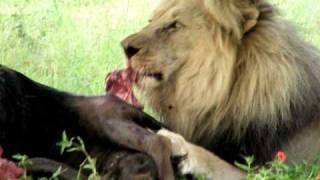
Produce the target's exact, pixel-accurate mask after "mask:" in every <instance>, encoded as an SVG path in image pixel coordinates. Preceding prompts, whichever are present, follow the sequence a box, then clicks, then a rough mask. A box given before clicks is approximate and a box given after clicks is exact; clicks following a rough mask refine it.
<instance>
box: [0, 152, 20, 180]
mask: <svg viewBox="0 0 320 180" xmlns="http://www.w3.org/2000/svg"><path fill="white" fill-rule="evenodd" d="M2 154H3V149H2V147H1V146H0V180H18V179H19V177H21V176H22V175H23V173H24V169H22V168H20V167H18V166H17V165H16V164H15V163H14V162H12V161H9V160H7V159H3V158H2Z"/></svg>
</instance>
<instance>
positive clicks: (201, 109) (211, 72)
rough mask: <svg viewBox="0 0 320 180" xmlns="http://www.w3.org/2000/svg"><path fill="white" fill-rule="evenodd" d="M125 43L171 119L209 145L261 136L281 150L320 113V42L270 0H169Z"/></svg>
mask: <svg viewBox="0 0 320 180" xmlns="http://www.w3.org/2000/svg"><path fill="white" fill-rule="evenodd" d="M122 44H123V46H124V47H125V49H126V50H128V48H132V47H134V48H136V50H137V51H136V52H135V53H133V54H132V53H129V52H128V51H126V52H127V55H128V58H129V59H130V62H131V64H132V66H133V68H134V69H136V70H138V71H140V72H141V74H142V75H144V76H143V77H142V78H141V79H140V80H139V82H138V85H139V87H140V88H141V89H142V91H143V92H144V93H145V94H146V97H147V98H148V100H149V102H150V104H151V106H152V107H153V108H154V109H155V110H156V111H157V112H159V113H160V115H161V116H162V120H163V121H164V122H165V124H167V125H168V127H170V128H171V129H172V130H173V131H174V132H177V133H179V134H181V135H182V136H183V137H184V138H186V139H187V140H188V141H191V142H193V143H196V144H199V145H202V146H204V147H207V148H208V149H209V150H211V149H210V145H211V144H212V143H213V144H214V143H215V140H216V138H217V137H221V136H222V137H224V136H226V138H230V139H231V140H229V139H228V141H230V142H231V141H232V142H234V143H235V144H237V143H241V142H242V140H243V139H244V140H245V138H252V141H253V144H254V145H252V147H251V146H248V147H247V148H248V149H249V152H250V153H253V154H255V155H258V156H259V153H261V152H262V151H263V150H261V149H262V147H253V146H259V145H260V146H262V145H265V146H266V147H265V149H268V150H266V154H267V155H268V156H273V154H272V153H274V152H275V151H277V150H279V149H278V148H282V147H283V146H284V144H287V143H288V141H289V140H290V139H291V137H293V136H294V135H295V134H297V133H298V132H299V131H300V130H301V129H304V128H306V127H308V125H309V124H310V123H311V122H313V121H319V120H318V118H315V117H316V115H317V114H319V113H318V112H320V111H319V109H320V108H319V103H318V101H319V95H318V94H320V91H319V90H320V89H319V87H320V83H319V82H320V76H319V75H320V72H319V70H320V65H319V60H320V53H319V50H317V49H316V48H315V47H313V46H312V45H310V44H308V43H307V42H305V41H304V40H303V39H302V38H300V37H299V35H298V34H297V33H296V32H295V30H294V28H293V27H292V26H291V25H290V24H289V23H288V22H286V21H285V20H283V19H282V18H281V17H280V16H279V14H278V12H277V11H276V9H275V8H274V7H273V6H272V5H270V4H269V3H267V2H266V1H264V0H183V1H182V0H166V1H163V3H161V4H160V6H159V8H157V10H156V11H155V14H154V16H153V18H152V20H151V22H150V24H149V25H148V26H146V27H145V28H144V29H143V30H141V31H140V32H138V33H137V34H134V35H132V36H130V37H128V38H127V39H126V40H124V41H123V43H122ZM146 74H149V75H146ZM150 74H153V75H152V76H151V75H150ZM155 74H156V75H158V78H155V77H156V76H155ZM255 136H257V137H255ZM268 136H270V138H268ZM260 137H261V138H266V140H267V142H266V144H262V142H261V140H259V138H260ZM254 138H256V139H254ZM272 138H279V140H273V139H272ZM222 139H223V138H222ZM275 141H277V142H275ZM278 141H279V142H278ZM255 142H256V143H255ZM263 143H264V142H263ZM217 148H219V145H218V146H217ZM250 148H251V149H252V148H257V149H259V148H260V149H259V150H257V152H256V151H255V150H253V152H251V151H250ZM258 151H259V152H258ZM261 156H263V155H261ZM268 158H270V157H268ZM268 158H265V159H263V158H262V159H263V160H266V159H268Z"/></svg>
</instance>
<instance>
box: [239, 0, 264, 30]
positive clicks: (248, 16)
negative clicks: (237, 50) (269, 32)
mask: <svg viewBox="0 0 320 180" xmlns="http://www.w3.org/2000/svg"><path fill="white" fill-rule="evenodd" d="M240 11H241V13H242V17H243V19H242V22H243V32H244V33H246V32H248V31H250V30H251V29H252V28H254V27H255V26H256V25H257V23H258V18H259V14H260V13H259V10H258V8H257V6H256V2H255V1H254V0H242V3H241V4H240Z"/></svg>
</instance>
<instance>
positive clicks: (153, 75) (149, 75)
mask: <svg viewBox="0 0 320 180" xmlns="http://www.w3.org/2000/svg"><path fill="white" fill-rule="evenodd" d="M139 76H140V78H141V77H142V78H144V77H146V78H154V79H156V80H158V81H161V80H163V75H162V73H150V72H143V73H140V75H139Z"/></svg>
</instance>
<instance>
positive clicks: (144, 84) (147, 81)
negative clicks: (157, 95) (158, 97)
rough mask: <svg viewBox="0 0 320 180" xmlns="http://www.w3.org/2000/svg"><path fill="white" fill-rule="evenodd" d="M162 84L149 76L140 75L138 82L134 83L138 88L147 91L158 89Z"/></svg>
mask: <svg viewBox="0 0 320 180" xmlns="http://www.w3.org/2000/svg"><path fill="white" fill-rule="evenodd" d="M161 82H162V79H161V80H160V79H159V78H157V77H154V76H149V75H140V77H139V79H138V81H137V82H136V84H137V86H138V88H140V89H142V90H148V89H153V88H156V87H158V86H159V85H160V84H161Z"/></svg>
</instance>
